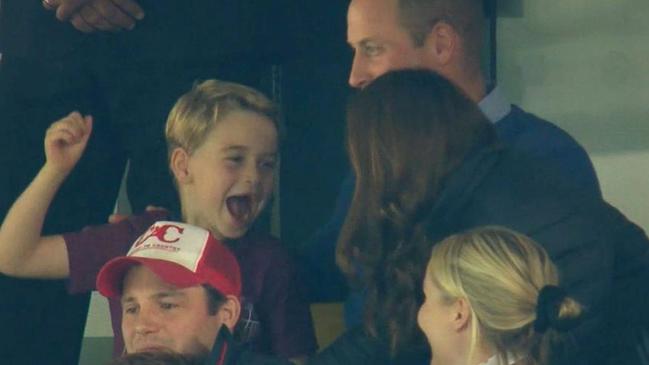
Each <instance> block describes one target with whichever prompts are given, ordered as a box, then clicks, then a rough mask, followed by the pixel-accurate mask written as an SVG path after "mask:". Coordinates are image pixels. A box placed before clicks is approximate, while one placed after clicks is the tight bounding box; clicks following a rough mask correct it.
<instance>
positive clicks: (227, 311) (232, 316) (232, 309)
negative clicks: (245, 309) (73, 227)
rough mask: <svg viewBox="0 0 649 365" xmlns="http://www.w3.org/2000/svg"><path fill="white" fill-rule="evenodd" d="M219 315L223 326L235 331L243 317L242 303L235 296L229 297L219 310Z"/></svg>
mask: <svg viewBox="0 0 649 365" xmlns="http://www.w3.org/2000/svg"><path fill="white" fill-rule="evenodd" d="M218 315H219V316H220V319H221V321H222V322H223V324H224V325H226V326H227V327H228V328H229V329H230V331H233V330H234V327H235V326H236V324H237V322H238V321H239V316H240V315H241V302H240V301H239V299H238V298H237V297H235V296H234V295H227V296H226V297H225V302H224V303H223V304H221V307H220V308H219V312H218Z"/></svg>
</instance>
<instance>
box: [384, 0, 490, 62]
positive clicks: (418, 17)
mask: <svg viewBox="0 0 649 365" xmlns="http://www.w3.org/2000/svg"><path fill="white" fill-rule="evenodd" d="M396 1H397V6H398V9H399V21H400V23H401V25H402V26H403V27H404V28H405V29H406V30H407V31H408V32H409V33H410V36H411V38H412V40H413V42H414V43H415V45H417V46H422V45H423V44H424V42H425V41H426V37H427V35H428V34H429V32H430V31H431V30H432V29H433V27H434V26H435V24H437V23H438V22H440V21H443V22H445V23H447V24H449V25H450V26H452V27H453V29H455V31H456V32H457V33H458V34H460V36H461V37H462V38H463V39H464V42H465V44H466V51H467V52H468V55H469V56H470V57H476V58H475V59H479V57H480V51H481V49H482V44H483V41H484V15H483V14H484V13H483V9H484V4H483V0H396Z"/></svg>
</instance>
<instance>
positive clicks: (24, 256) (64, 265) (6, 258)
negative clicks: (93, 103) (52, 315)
mask: <svg viewBox="0 0 649 365" xmlns="http://www.w3.org/2000/svg"><path fill="white" fill-rule="evenodd" d="M91 131H92V117H91V116H85V117H84V116H82V115H81V114H79V113H78V112H73V113H71V114H69V115H68V116H66V117H64V118H63V119H61V120H59V121H57V122H55V123H53V124H52V125H51V126H50V128H49V129H48V130H47V132H46V135H45V143H44V144H45V155H46V158H47V159H46V162H45V165H43V167H42V168H41V170H40V171H39V172H38V174H37V175H36V177H35V178H34V180H33V181H32V182H31V184H30V185H29V186H28V187H27V189H25V191H24V192H23V193H22V194H21V195H20V196H19V197H18V199H17V200H16V202H14V204H13V206H12V207H11V209H9V211H8V212H7V215H6V217H5V219H4V222H3V223H2V226H1V227H0V272H2V273H3V274H5V275H9V276H17V277H26V278H64V277H67V276H68V275H69V268H68V253H67V248H66V246H65V241H64V240H63V236H61V235H54V236H47V237H42V236H41V230H42V228H43V221H44V220H45V215H46V213H47V210H48V209H49V206H50V204H51V202H52V199H53V198H54V195H55V194H56V192H57V191H58V189H59V187H60V186H61V184H62V183H63V181H64V180H65V178H66V177H67V176H68V174H69V173H70V171H71V170H72V169H73V168H74V166H75V165H76V164H77V162H78V161H79V159H80V158H81V155H82V154H83V151H84V149H85V147H86V144H87V143H88V138H89V137H90V133H91Z"/></svg>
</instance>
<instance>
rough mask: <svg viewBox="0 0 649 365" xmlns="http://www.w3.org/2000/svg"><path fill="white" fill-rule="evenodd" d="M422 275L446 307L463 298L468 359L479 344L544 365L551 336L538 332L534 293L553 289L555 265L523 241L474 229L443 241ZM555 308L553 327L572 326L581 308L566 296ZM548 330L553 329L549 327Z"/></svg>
mask: <svg viewBox="0 0 649 365" xmlns="http://www.w3.org/2000/svg"><path fill="white" fill-rule="evenodd" d="M427 273H428V275H429V277H427V278H426V279H425V280H432V282H433V284H434V285H435V286H436V287H437V288H439V289H440V290H441V292H442V293H443V297H444V299H445V301H446V302H447V303H452V302H453V301H454V300H456V299H458V298H466V300H467V301H468V302H469V305H470V308H471V314H472V317H473V318H474V320H473V321H472V322H471V328H470V330H471V345H470V350H469V359H471V357H472V356H473V354H474V351H475V350H476V347H477V346H478V345H479V343H480V340H482V341H486V343H487V344H490V345H492V346H494V347H495V348H496V351H498V353H499V355H500V357H501V360H503V361H505V362H504V363H508V360H510V359H508V354H515V355H519V356H520V355H522V356H528V358H527V361H526V362H525V363H526V364H530V363H532V364H545V363H546V362H547V357H548V349H549V347H550V342H552V341H553V340H556V339H557V338H558V337H557V333H556V331H547V332H546V333H538V332H537V331H535V329H534V322H535V320H536V319H537V313H538V312H537V304H538V302H539V293H540V292H541V290H542V289H543V288H544V287H546V286H548V285H555V286H556V285H558V282H559V277H558V273H557V269H556V267H555V265H554V264H553V263H552V261H551V260H550V257H549V256H548V254H547V253H546V251H545V250H544V249H543V248H542V247H541V246H540V245H538V244H537V243H536V242H534V241H533V240H532V239H530V238H529V237H527V236H525V235H523V234H520V233H517V232H514V231H511V230H509V229H506V228H503V227H497V226H487V227H480V228H476V229H473V230H470V231H467V232H464V233H459V234H456V235H453V236H450V237H448V238H446V239H444V240H443V241H442V242H440V243H438V244H437V245H435V246H434V247H433V251H432V254H431V258H430V261H429V262H428V270H427ZM557 304H558V306H559V307H558V308H559V310H558V313H557V314H556V316H557V318H554V321H555V322H556V323H559V324H560V323H561V322H564V323H567V322H569V321H575V319H576V318H578V317H579V316H580V315H581V306H580V305H579V304H578V303H577V302H576V301H574V300H573V299H572V298H570V297H564V298H563V299H561V301H560V303H557ZM551 329H554V327H551Z"/></svg>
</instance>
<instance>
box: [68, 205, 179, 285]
mask: <svg viewBox="0 0 649 365" xmlns="http://www.w3.org/2000/svg"><path fill="white" fill-rule="evenodd" d="M166 216H167V212H166V211H162V210H161V211H155V212H146V213H144V214H142V215H138V216H132V217H129V218H127V219H125V220H123V221H121V222H119V223H115V224H104V225H101V226H92V227H87V228H84V229H83V230H81V231H79V232H74V233H66V234H64V235H63V239H64V240H65V245H66V247H67V250H68V261H69V270H70V276H69V278H68V283H67V287H68V292H69V293H71V294H75V293H85V292H89V291H92V290H95V281H96V279H97V275H98V274H99V270H100V269H101V267H102V266H104V264H105V263H106V262H108V261H109V260H111V259H112V258H115V257H117V256H122V255H125V254H126V252H128V249H129V247H130V246H131V244H132V243H133V242H134V241H135V239H136V238H137V237H138V236H139V235H140V234H142V233H143V232H144V231H146V229H147V228H149V226H150V225H151V224H153V223H154V222H155V221H158V220H163V219H165V218H166Z"/></svg>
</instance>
